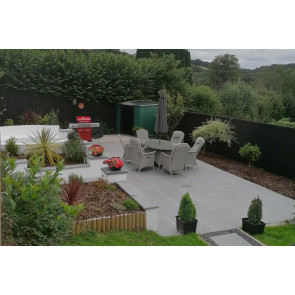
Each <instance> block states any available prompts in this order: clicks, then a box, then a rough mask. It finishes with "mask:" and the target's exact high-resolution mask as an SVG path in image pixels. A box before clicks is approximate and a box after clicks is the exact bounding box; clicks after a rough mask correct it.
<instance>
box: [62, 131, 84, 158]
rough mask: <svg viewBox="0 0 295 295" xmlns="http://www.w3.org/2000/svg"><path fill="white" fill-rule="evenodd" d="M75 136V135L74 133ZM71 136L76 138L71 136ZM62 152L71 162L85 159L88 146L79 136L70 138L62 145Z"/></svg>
mask: <svg viewBox="0 0 295 295" xmlns="http://www.w3.org/2000/svg"><path fill="white" fill-rule="evenodd" d="M73 136H75V135H73ZM70 138H74V137H71V136H70ZM62 153H63V155H64V157H65V159H66V160H68V161H70V162H79V161H83V160H84V158H85V157H86V147H85V145H84V143H83V140H82V139H81V138H80V137H79V135H78V138H76V139H69V140H68V141H66V142H65V143H64V145H63V146H62Z"/></svg>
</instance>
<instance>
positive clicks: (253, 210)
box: [248, 196, 262, 224]
mask: <svg viewBox="0 0 295 295" xmlns="http://www.w3.org/2000/svg"><path fill="white" fill-rule="evenodd" d="M261 219H262V201H261V199H260V198H259V196H258V197H257V198H255V199H253V200H252V201H251V204H250V206H249V209H248V221H249V222H251V223H252V224H259V223H260V221H261Z"/></svg>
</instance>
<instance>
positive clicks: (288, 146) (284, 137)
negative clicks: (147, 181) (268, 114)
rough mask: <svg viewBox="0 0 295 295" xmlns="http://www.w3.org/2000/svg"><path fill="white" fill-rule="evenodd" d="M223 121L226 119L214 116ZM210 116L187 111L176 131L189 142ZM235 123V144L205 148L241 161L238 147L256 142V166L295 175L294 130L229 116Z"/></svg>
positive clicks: (288, 175)
mask: <svg viewBox="0 0 295 295" xmlns="http://www.w3.org/2000/svg"><path fill="white" fill-rule="evenodd" d="M216 118H220V119H222V120H229V118H226V117H221V116H216ZM210 119H211V116H210V115H205V114H198V113H192V112H186V113H185V115H184V117H183V119H182V120H181V122H180V124H179V126H178V130H182V131H183V132H184V133H185V142H188V143H190V144H192V139H191V136H190V135H191V133H192V131H193V129H194V128H195V127H198V126H201V125H202V122H206V120H210ZM231 123H232V124H233V125H234V126H235V133H236V135H237V141H238V143H232V146H231V147H230V148H229V147H228V146H227V144H225V143H219V142H216V143H213V144H212V145H211V146H210V145H209V144H208V143H207V144H206V150H208V151H212V152H214V153H216V154H220V155H223V156H225V157H227V158H230V159H233V160H238V161H244V160H243V158H242V157H241V156H240V155H239V149H240V147H242V146H243V145H244V144H246V143H247V142H251V144H252V145H254V144H257V145H258V146H259V147H260V150H261V152H262V154H261V156H260V159H259V160H258V161H257V162H256V163H254V165H255V166H257V167H260V168H263V169H264V170H266V171H269V172H272V173H275V174H278V175H283V176H286V177H288V178H291V179H294V178H295V155H294V151H295V129H293V128H288V127H281V126H276V125H271V124H264V123H257V122H251V121H246V120H239V119H232V120H231Z"/></svg>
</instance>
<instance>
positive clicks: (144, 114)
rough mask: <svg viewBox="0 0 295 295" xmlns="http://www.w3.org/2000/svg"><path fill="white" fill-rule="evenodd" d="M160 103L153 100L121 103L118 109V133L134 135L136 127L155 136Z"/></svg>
mask: <svg viewBox="0 0 295 295" xmlns="http://www.w3.org/2000/svg"><path fill="white" fill-rule="evenodd" d="M157 107H158V102H157V101H152V100H131V101H126V102H121V103H119V104H118V105H117V107H116V132H117V133H122V134H130V135H131V134H132V128H133V127H134V126H138V127H142V128H144V129H146V130H148V132H149V134H150V135H152V134H155V131H154V128H155V122H156V114H157Z"/></svg>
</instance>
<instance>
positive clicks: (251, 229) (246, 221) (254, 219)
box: [242, 196, 265, 235]
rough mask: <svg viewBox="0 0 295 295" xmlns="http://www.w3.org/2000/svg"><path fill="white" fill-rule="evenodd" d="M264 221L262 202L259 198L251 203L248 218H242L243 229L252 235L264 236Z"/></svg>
mask: <svg viewBox="0 0 295 295" xmlns="http://www.w3.org/2000/svg"><path fill="white" fill-rule="evenodd" d="M261 219H262V201H261V199H260V198H259V196H258V197H257V198H255V199H253V200H252V201H251V204H250V206H249V209H248V218H242V229H243V230H244V231H246V232H248V233H249V234H251V235H255V234H263V232H264V227H265V223H264V222H263V221H261Z"/></svg>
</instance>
